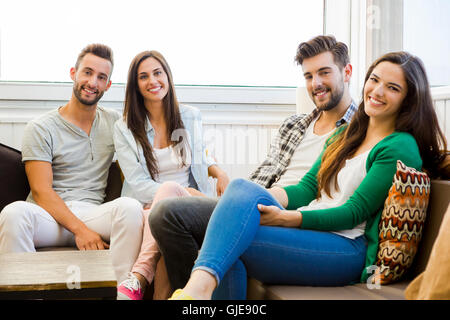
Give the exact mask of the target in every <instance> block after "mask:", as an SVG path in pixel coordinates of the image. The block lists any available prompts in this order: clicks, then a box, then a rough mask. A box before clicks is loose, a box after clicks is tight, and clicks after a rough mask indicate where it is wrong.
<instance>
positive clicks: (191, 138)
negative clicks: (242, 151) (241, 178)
mask: <svg viewBox="0 0 450 320" xmlns="http://www.w3.org/2000/svg"><path fill="white" fill-rule="evenodd" d="M114 144H115V148H116V152H117V158H118V161H119V165H120V167H121V169H122V172H123V174H124V177H125V181H124V186H123V189H122V195H124V196H125V195H126V196H129V197H133V198H136V199H137V200H139V201H140V202H141V203H142V204H143V206H144V209H146V210H144V215H145V228H144V234H143V242H142V247H141V251H140V253H139V257H138V259H137V260H136V263H135V265H134V267H133V269H132V270H131V271H132V272H130V273H129V277H128V279H127V280H125V281H123V282H122V283H121V284H120V285H119V286H118V298H119V299H133V300H138V299H142V297H143V292H144V289H145V287H146V285H147V284H150V283H151V282H152V281H153V278H154V274H155V269H156V264H157V262H158V259H159V257H160V253H159V249H158V246H157V244H156V242H155V240H154V239H153V236H152V235H151V232H150V227H149V225H148V215H149V214H150V211H151V206H152V205H153V204H155V203H156V202H157V201H159V200H161V199H163V198H166V197H173V196H190V195H211V194H212V190H211V185H210V183H209V182H208V175H209V176H212V177H214V178H216V179H217V190H216V191H217V195H219V196H220V195H221V194H222V193H223V192H224V190H225V188H226V186H227V184H228V182H229V180H228V177H227V175H226V173H225V172H224V171H223V170H221V169H220V168H219V167H218V166H217V165H216V164H215V162H214V160H213V159H212V158H211V157H208V156H207V154H206V150H205V147H204V143H203V137H202V121H201V114H200V111H199V110H198V109H196V108H194V107H190V106H186V105H179V103H178V100H177V97H176V94H175V89H174V84H173V78H172V74H171V71H170V68H169V66H168V64H167V62H166V60H165V59H164V57H163V56H162V55H161V54H160V53H159V52H157V51H144V52H141V53H140V54H138V55H137V56H136V57H135V58H134V59H133V61H132V62H131V65H130V69H129V71H128V81H127V87H126V93H125V107H124V112H123V118H122V119H119V120H118V121H117V122H116V123H115V126H114ZM160 265H161V266H162V267H163V268H162V269H164V270H161V271H163V272H162V275H161V277H162V278H164V276H163V275H164V274H166V272H165V267H164V265H163V264H161V263H160ZM159 269H161V268H159V267H158V270H159ZM159 271H160V270H159ZM167 287H168V282H167V281H163V283H162V284H161V287H159V285H158V286H155V296H154V297H155V298H165V296H164V294H166V293H165V292H164V291H167V290H165V289H167Z"/></svg>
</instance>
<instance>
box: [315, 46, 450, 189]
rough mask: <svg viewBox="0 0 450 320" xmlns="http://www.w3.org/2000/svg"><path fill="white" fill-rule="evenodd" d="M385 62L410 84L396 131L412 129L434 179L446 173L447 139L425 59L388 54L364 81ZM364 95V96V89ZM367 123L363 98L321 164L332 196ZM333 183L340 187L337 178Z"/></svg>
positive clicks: (322, 182)
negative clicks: (440, 123)
mask: <svg viewBox="0 0 450 320" xmlns="http://www.w3.org/2000/svg"><path fill="white" fill-rule="evenodd" d="M383 61H388V62H391V63H394V64H397V65H399V66H400V67H401V68H402V70H403V74H404V76H405V79H406V83H407V86H408V92H407V95H406V97H405V99H404V100H403V103H402V106H401V108H400V111H399V113H398V115H397V119H396V121H395V130H396V131H403V132H409V133H410V134H411V135H412V136H413V137H414V138H415V139H416V142H417V145H418V146H419V151H420V155H421V157H422V161H423V169H424V170H425V171H426V172H427V173H428V174H429V175H430V177H431V178H435V177H439V176H442V175H443V172H441V171H442V170H445V169H444V168H443V167H442V165H441V164H442V162H443V160H444V158H445V154H446V152H447V142H446V139H445V135H444V134H443V133H442V130H441V129H440V127H439V122H438V119H437V115H436V112H435V109H434V106H433V100H432V98H431V92H430V87H429V83H428V78H427V75H426V72H425V68H424V66H423V63H422V61H421V60H420V59H419V58H418V57H416V56H413V55H411V54H409V53H408V52H404V51H400V52H391V53H387V54H385V55H383V56H382V57H380V58H378V59H377V60H376V61H375V62H374V63H372V65H371V66H370V68H369V69H368V70H367V74H366V77H365V79H364V84H365V83H366V82H367V80H368V79H369V77H370V75H371V74H372V72H373V69H375V67H376V66H377V65H378V64H380V63H381V62H383ZM362 97H364V89H363V95H362ZM368 125H369V116H368V115H367V114H366V113H365V111H364V98H363V100H362V102H361V103H360V105H359V107H358V111H357V112H356V113H355V115H354V116H353V119H352V121H351V123H350V124H349V125H348V127H347V128H346V129H345V131H344V132H343V133H342V134H340V135H339V136H338V137H336V139H335V140H334V141H333V142H332V143H331V145H330V146H329V147H328V148H327V149H326V151H325V152H324V155H323V157H322V165H321V168H320V170H319V172H318V190H319V192H320V190H322V188H323V189H324V191H325V192H326V193H327V194H328V195H329V196H330V186H331V183H332V180H333V177H335V176H336V175H337V173H338V172H339V170H340V169H342V167H343V166H344V163H345V160H347V159H349V158H351V157H352V156H353V155H354V154H355V152H356V150H357V149H358V147H359V146H360V145H361V143H362V142H363V141H364V138H365V137H366V132H367V127H368ZM334 182H335V187H336V189H338V185H337V179H335V181H334Z"/></svg>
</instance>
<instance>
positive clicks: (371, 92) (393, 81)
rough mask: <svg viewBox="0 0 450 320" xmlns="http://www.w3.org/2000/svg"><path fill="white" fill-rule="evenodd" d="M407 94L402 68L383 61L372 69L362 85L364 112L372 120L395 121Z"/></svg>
mask: <svg viewBox="0 0 450 320" xmlns="http://www.w3.org/2000/svg"><path fill="white" fill-rule="evenodd" d="M407 92H408V87H407V83H406V80H405V76H404V73H403V70H402V68H401V67H400V66H399V65H397V64H394V63H392V62H388V61H383V62H381V63H379V64H378V65H377V66H376V67H375V68H374V69H373V71H372V72H371V74H370V75H369V78H368V79H367V81H366V83H365V85H364V111H365V112H366V114H367V115H368V116H369V117H371V118H374V119H380V120H395V118H396V117H397V114H398V113H399V111H400V108H401V107H402V104H403V100H404V99H405V97H406V94H407Z"/></svg>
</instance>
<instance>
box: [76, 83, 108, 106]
mask: <svg viewBox="0 0 450 320" xmlns="http://www.w3.org/2000/svg"><path fill="white" fill-rule="evenodd" d="M82 90H83V87H82V86H79V87H78V86H77V85H76V84H75V85H74V86H73V93H74V95H75V97H76V98H77V99H78V101H80V102H81V103H82V104H84V105H87V106H92V105H95V104H96V103H97V102H98V101H99V100H100V99H101V98H102V97H103V93H104V92H101V93H100V92H98V93H97V96H96V97H95V99H93V100H87V99H84V98H83V97H82V94H81V91H82Z"/></svg>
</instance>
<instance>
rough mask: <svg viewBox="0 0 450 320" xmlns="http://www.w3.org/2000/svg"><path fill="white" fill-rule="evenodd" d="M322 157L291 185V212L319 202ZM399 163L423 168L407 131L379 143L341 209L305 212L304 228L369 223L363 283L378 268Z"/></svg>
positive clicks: (338, 227)
mask: <svg viewBox="0 0 450 320" xmlns="http://www.w3.org/2000/svg"><path fill="white" fill-rule="evenodd" d="M321 160H322V155H320V156H319V158H318V159H317V160H316V162H315V163H314V165H313V166H312V168H311V169H310V170H309V171H308V173H307V174H306V175H305V176H304V177H303V179H302V180H301V181H300V182H299V183H298V184H297V185H292V186H287V187H285V188H284V189H285V190H286V193H287V196H288V200H289V201H288V206H287V209H288V210H295V209H297V208H299V207H302V206H306V205H308V204H309V203H310V202H311V201H313V200H314V199H316V195H317V172H318V171H319V168H320V164H321ZM397 160H401V161H402V162H403V163H404V164H405V165H407V166H408V167H413V168H415V169H417V170H421V168H422V160H421V157H420V153H419V148H418V146H417V143H416V140H415V139H414V137H413V136H412V135H410V134H409V133H406V132H394V133H392V134H391V135H389V136H387V137H385V138H384V139H383V140H381V141H380V142H378V143H377V144H376V145H375V146H374V147H373V148H372V150H371V151H370V153H369V155H368V157H367V161H366V171H367V175H366V176H365V178H364V179H363V181H362V182H361V184H360V185H359V187H358V188H357V189H356V191H355V192H354V194H353V195H352V196H351V197H350V198H349V199H348V200H347V202H346V203H345V204H343V205H341V206H339V207H335V208H329V209H322V210H308V211H306V210H305V211H301V212H302V216H303V221H302V225H301V228H304V229H313V230H322V231H338V230H346V229H352V228H354V227H355V226H357V225H359V224H360V223H362V222H364V221H366V228H365V232H364V234H365V236H366V238H367V241H368V247H367V254H366V261H365V268H364V270H363V272H362V274H361V279H360V281H361V282H365V281H366V279H367V278H368V276H369V275H368V274H367V271H366V268H367V267H369V266H371V265H374V264H375V261H376V255H377V251H378V233H379V231H378V224H379V221H380V217H381V212H382V211H383V207H384V202H385V200H386V198H387V196H388V193H389V189H390V187H391V186H392V180H393V177H394V174H395V172H396V170H397Z"/></svg>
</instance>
